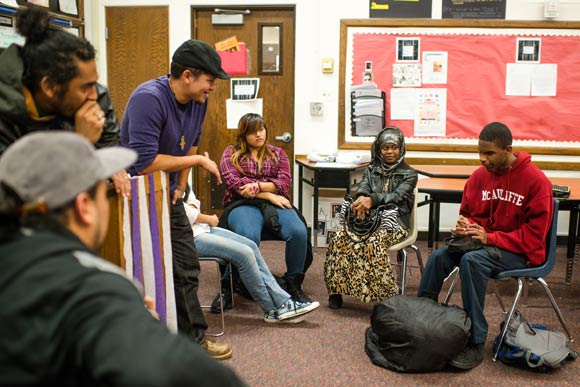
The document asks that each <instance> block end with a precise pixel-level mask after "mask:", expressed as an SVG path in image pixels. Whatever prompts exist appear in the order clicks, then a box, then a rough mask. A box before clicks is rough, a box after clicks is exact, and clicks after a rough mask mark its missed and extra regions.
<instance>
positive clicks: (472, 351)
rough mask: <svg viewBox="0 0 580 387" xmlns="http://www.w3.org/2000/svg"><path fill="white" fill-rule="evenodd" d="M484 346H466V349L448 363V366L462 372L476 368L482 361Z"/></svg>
mask: <svg viewBox="0 0 580 387" xmlns="http://www.w3.org/2000/svg"><path fill="white" fill-rule="evenodd" d="M484 349H485V344H483V343H482V344H471V343H470V344H467V347H465V349H464V350H463V351H462V352H460V353H459V354H457V355H455V357H454V358H453V359H451V360H450V361H449V365H452V366H453V367H455V368H459V369H462V370H470V369H472V368H475V367H477V366H478V365H480V364H481V362H482V361H483V352H484Z"/></svg>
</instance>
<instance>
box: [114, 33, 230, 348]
mask: <svg viewBox="0 0 580 387" xmlns="http://www.w3.org/2000/svg"><path fill="white" fill-rule="evenodd" d="M216 78H221V79H227V78H229V76H228V75H227V74H226V73H225V72H224V70H223V69H222V68H221V59H220V57H219V55H218V54H217V52H216V51H215V50H214V49H213V48H212V47H211V46H210V45H208V44H207V43H204V42H201V41H199V40H193V39H190V40H187V41H186V42H185V43H183V44H182V45H181V46H180V47H179V48H178V49H177V50H176V51H175V53H174V54H173V57H172V61H171V73H170V74H169V75H164V76H161V77H159V78H156V79H152V80H150V81H147V82H145V83H143V84H141V85H140V86H138V87H137V89H135V91H134V92H133V94H132V95H131V97H130V98H129V102H128V103H127V109H126V110H125V115H124V117H123V122H122V125H121V144H122V145H123V146H125V147H128V148H131V149H133V150H135V151H136V152H137V154H138V160H137V162H136V163H135V164H134V165H133V166H132V167H131V168H129V170H128V172H129V173H130V174H132V175H137V174H147V173H151V172H156V171H165V172H169V181H170V191H171V197H172V205H171V248H172V250H173V277H174V287H175V303H176V306H177V326H178V330H179V331H180V332H181V333H183V334H185V335H187V336H189V337H190V338H191V339H192V340H194V341H196V342H198V343H200V344H201V346H202V347H204V348H205V349H206V350H207V351H208V353H209V354H210V355H211V356H213V357H214V358H216V359H228V358H230V357H231V356H232V350H231V348H230V347H229V345H227V344H224V343H216V342H214V341H212V340H209V339H207V338H206V337H205V332H206V330H207V322H206V320H205V317H204V315H203V312H202V310H201V306H200V303H199V299H198V297H197V288H198V285H199V281H198V276H199V272H200V266H199V260H198V254H197V251H196V249H195V244H194V241H193V233H192V232H191V226H190V224H189V222H188V220H187V216H186V214H185V209H184V206H183V198H184V196H185V192H186V187H187V178H188V175H189V171H190V169H191V168H192V167H193V166H197V165H199V166H201V167H203V168H204V169H206V170H207V171H209V172H210V173H212V174H213V175H214V176H215V177H216V179H217V182H218V184H221V177H220V173H219V169H218V167H217V165H216V163H215V162H214V161H212V160H211V159H210V158H209V157H208V154H207V153H205V154H204V155H198V154H197V146H198V144H199V140H200V137H201V128H202V124H203V120H204V118H205V113H206V109H207V98H208V96H209V93H211V92H212V91H213V90H214V82H215V79H216Z"/></svg>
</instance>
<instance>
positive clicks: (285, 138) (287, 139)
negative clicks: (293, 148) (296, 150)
mask: <svg viewBox="0 0 580 387" xmlns="http://www.w3.org/2000/svg"><path fill="white" fill-rule="evenodd" d="M276 140H279V141H283V142H285V143H286V144H288V143H289V142H290V141H292V135H291V134H290V133H288V132H284V133H282V135H281V136H276Z"/></svg>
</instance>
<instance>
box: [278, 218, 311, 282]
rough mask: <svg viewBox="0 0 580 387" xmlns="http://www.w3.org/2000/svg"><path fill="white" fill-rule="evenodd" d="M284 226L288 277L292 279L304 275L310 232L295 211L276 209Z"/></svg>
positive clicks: (282, 234)
mask: <svg viewBox="0 0 580 387" xmlns="http://www.w3.org/2000/svg"><path fill="white" fill-rule="evenodd" d="M276 212H278V218H279V219H278V220H279V222H280V225H281V226H282V227H281V229H280V235H281V236H282V239H283V240H284V241H285V242H286V275H287V276H288V278H290V279H294V278H296V277H297V276H301V275H303V274H304V262H305V261H306V251H307V243H308V234H307V233H308V231H307V230H306V227H305V226H304V223H302V221H301V220H300V218H299V217H298V214H297V213H296V211H294V209H290V208H276Z"/></svg>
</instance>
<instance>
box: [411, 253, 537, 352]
mask: <svg viewBox="0 0 580 387" xmlns="http://www.w3.org/2000/svg"><path fill="white" fill-rule="evenodd" d="M488 250H489V251H492V252H493V253H495V255H496V256H495V257H494V256H492V255H491V254H490V253H489V251H488ZM500 255H501V258H500ZM455 266H459V278H461V299H462V301H463V308H464V309H465V311H466V312H467V314H468V315H469V317H470V318H471V338H470V341H471V342H472V343H473V344H481V343H485V339H486V338H487V330H488V325H487V320H486V319H485V316H484V314H483V307H484V305H485V291H486V289H487V283H488V280H489V278H492V277H494V276H495V275H496V274H497V273H499V272H501V271H504V270H510V269H521V268H524V267H527V260H526V258H525V256H523V255H518V254H514V253H512V252H510V251H507V250H502V249H498V248H497V247H491V246H489V247H487V249H483V248H482V249H478V250H473V251H469V252H466V253H464V254H452V253H449V251H448V250H447V247H444V248H441V249H438V250H435V251H434V252H433V253H432V254H431V256H430V257H429V260H428V261H427V265H426V266H425V270H424V271H423V275H422V276H421V283H420V284H419V297H430V298H434V299H436V297H437V295H438V294H439V292H440V291H441V287H442V285H443V280H444V279H445V278H446V277H447V276H448V275H449V273H451V271H453V268H454V267H455Z"/></svg>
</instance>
